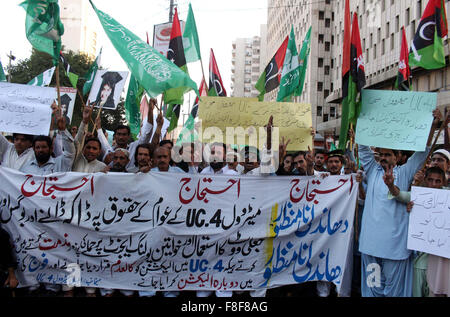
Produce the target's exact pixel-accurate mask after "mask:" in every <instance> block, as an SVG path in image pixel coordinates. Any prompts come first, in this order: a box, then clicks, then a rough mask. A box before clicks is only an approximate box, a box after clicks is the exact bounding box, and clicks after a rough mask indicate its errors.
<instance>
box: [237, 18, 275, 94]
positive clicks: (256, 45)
mask: <svg viewBox="0 0 450 317" xmlns="http://www.w3.org/2000/svg"><path fill="white" fill-rule="evenodd" d="M266 28H267V26H266V25H261V28H260V32H261V34H260V36H254V37H252V38H238V39H236V40H235V41H233V51H232V59H231V64H232V67H231V89H232V92H231V96H233V97H257V96H258V94H259V91H258V90H256V88H255V85H256V82H257V81H258V78H259V76H260V75H261V73H262V71H263V70H264V67H265V66H263V63H264V60H265V55H264V52H266V41H265V39H266Z"/></svg>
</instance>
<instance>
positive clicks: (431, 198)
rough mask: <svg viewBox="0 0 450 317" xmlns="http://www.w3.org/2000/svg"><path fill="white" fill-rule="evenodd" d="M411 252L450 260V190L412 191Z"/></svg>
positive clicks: (417, 189) (413, 188) (409, 239)
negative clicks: (419, 252)
mask: <svg viewBox="0 0 450 317" xmlns="http://www.w3.org/2000/svg"><path fill="white" fill-rule="evenodd" d="M411 200H412V201H413V202H414V207H413V209H412V211H411V214H410V216H409V227H408V249H410V250H417V251H421V252H426V253H430V254H434V255H438V256H442V257H444V258H448V259H450V190H448V189H434V188H428V187H415V186H413V187H412V189H411Z"/></svg>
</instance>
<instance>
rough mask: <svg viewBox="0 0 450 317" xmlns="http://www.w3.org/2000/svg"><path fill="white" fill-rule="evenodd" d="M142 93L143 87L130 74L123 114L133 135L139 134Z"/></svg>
mask: <svg viewBox="0 0 450 317" xmlns="http://www.w3.org/2000/svg"><path fill="white" fill-rule="evenodd" d="M143 94H144V88H143V87H142V86H140V85H139V82H138V81H137V80H136V78H135V77H134V76H133V75H131V77H130V83H129V85H128V92H127V98H126V100H125V116H126V118H127V121H128V123H129V126H130V130H131V134H133V136H134V137H136V135H138V134H139V130H140V128H141V113H140V106H141V105H140V104H141V98H142V95H143Z"/></svg>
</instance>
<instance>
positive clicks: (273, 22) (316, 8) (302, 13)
mask: <svg viewBox="0 0 450 317" xmlns="http://www.w3.org/2000/svg"><path fill="white" fill-rule="evenodd" d="M427 3H428V1H427V0H415V1H411V0H395V1H394V0H377V1H375V0H350V10H351V12H352V15H353V12H356V13H357V16H358V23H359V28H360V35H361V46H362V50H363V57H364V62H365V75H366V86H365V87H364V88H367V89H386V90H390V89H392V88H393V85H394V81H395V78H396V76H397V71H398V61H399V58H400V48H401V34H402V33H401V30H402V26H404V27H405V31H406V35H407V39H408V44H409V45H410V43H411V41H412V39H413V38H414V35H415V32H416V28H417V26H418V25H419V21H420V18H421V16H422V13H423V11H424V9H425V6H426V5H427ZM344 6H345V1H344V0H324V1H309V0H297V1H289V0H269V1H268V21H267V24H268V31H267V42H268V54H267V55H268V58H269V59H270V58H271V57H272V56H273V54H274V53H275V51H276V50H277V49H278V47H279V45H280V44H281V42H282V40H283V39H284V38H285V37H286V35H288V34H289V32H290V28H291V25H293V26H294V31H295V36H296V40H297V46H298V49H300V47H301V41H302V40H303V38H304V36H305V34H306V32H307V30H308V28H309V27H310V26H311V27H312V33H311V52H310V55H309V58H308V68H307V74H306V79H305V88H304V92H303V95H302V96H300V97H299V98H297V100H296V101H299V102H308V103H311V105H312V106H313V107H312V108H313V124H314V126H315V128H316V130H317V131H318V132H319V133H321V134H322V135H324V136H325V137H326V138H328V137H333V138H336V137H337V136H338V135H339V130H340V121H341V119H340V113H341V105H340V103H341V100H342V87H341V86H342V46H343V33H344ZM449 7H450V2H449V1H446V8H447V12H448V10H449ZM444 46H445V52H446V58H447V67H445V68H442V69H438V70H424V69H422V68H419V67H415V68H413V69H412V76H413V78H412V85H413V90H415V91H433V92H438V106H439V108H440V109H441V110H443V109H444V108H445V107H446V106H448V105H450V89H449V88H450V66H448V65H449V62H448V61H449V45H448V40H447V41H444ZM266 63H267V61H266ZM276 93H277V91H273V92H272V93H271V94H267V96H266V98H270V99H272V100H273V99H275V98H276Z"/></svg>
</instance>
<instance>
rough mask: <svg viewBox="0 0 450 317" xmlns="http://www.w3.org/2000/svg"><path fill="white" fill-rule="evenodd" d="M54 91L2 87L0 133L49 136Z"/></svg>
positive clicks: (0, 92) (27, 86) (13, 86)
mask: <svg viewBox="0 0 450 317" xmlns="http://www.w3.org/2000/svg"><path fill="white" fill-rule="evenodd" d="M54 100H55V89H54V88H52V87H39V86H31V85H20V84H11V83H0V131H2V132H10V133H25V134H33V135H39V134H44V135H47V134H48V133H49V130H50V122H51V112H52V111H51V108H50V106H51V104H52V103H53V101H54Z"/></svg>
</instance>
